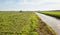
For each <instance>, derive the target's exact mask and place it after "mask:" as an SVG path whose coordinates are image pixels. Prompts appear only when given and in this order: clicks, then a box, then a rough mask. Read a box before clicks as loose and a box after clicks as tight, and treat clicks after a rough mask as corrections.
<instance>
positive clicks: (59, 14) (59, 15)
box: [41, 11, 60, 18]
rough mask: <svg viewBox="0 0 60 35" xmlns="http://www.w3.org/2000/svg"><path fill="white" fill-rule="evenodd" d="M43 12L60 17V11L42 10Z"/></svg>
mask: <svg viewBox="0 0 60 35" xmlns="http://www.w3.org/2000/svg"><path fill="white" fill-rule="evenodd" d="M41 13H43V14H46V15H50V16H53V17H56V18H60V11H59V12H58V11H45V12H44V11H43V12H41Z"/></svg>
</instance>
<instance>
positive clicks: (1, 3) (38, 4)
mask: <svg viewBox="0 0 60 35" xmlns="http://www.w3.org/2000/svg"><path fill="white" fill-rule="evenodd" d="M13 10H16V11H19V10H29V11H30V10H60V0H0V11H13Z"/></svg>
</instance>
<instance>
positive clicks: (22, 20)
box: [0, 12, 56, 35]
mask: <svg viewBox="0 0 60 35" xmlns="http://www.w3.org/2000/svg"><path fill="white" fill-rule="evenodd" d="M40 33H42V34H43V35H56V34H55V32H54V31H53V30H52V28H51V27H49V26H48V25H47V24H45V23H44V22H43V21H42V20H41V19H40V18H39V17H38V16H37V15H36V14H35V13H34V12H0V35H38V34H40Z"/></svg>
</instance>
